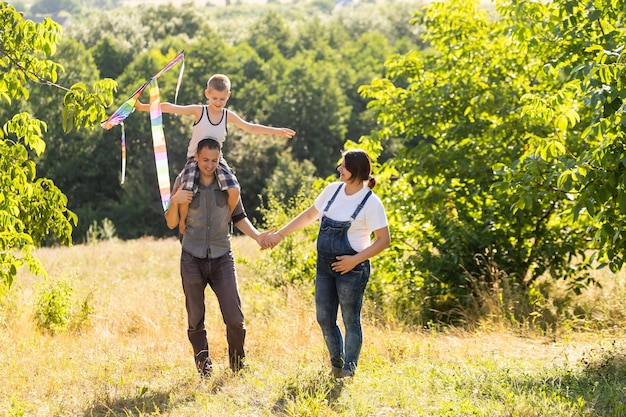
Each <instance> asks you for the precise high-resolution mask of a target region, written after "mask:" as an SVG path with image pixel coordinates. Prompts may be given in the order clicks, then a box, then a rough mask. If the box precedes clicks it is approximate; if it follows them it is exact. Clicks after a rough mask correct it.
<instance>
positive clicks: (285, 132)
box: [278, 127, 296, 138]
mask: <svg viewBox="0 0 626 417" xmlns="http://www.w3.org/2000/svg"><path fill="white" fill-rule="evenodd" d="M295 134H296V132H295V131H294V130H291V129H289V128H288V127H279V128H278V135H279V136H282V137H285V138H291V137H293V135H295Z"/></svg>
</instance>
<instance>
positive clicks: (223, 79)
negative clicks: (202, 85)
mask: <svg viewBox="0 0 626 417" xmlns="http://www.w3.org/2000/svg"><path fill="white" fill-rule="evenodd" d="M206 86H207V88H208V89H209V90H217V91H230V79H229V78H228V77H227V76H226V75H224V74H213V75H212V76H211V78H209V81H207V83H206Z"/></svg>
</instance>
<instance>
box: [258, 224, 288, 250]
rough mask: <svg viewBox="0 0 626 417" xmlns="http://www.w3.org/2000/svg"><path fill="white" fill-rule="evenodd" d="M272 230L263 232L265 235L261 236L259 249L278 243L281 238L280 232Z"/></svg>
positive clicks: (270, 247) (271, 246) (269, 247)
mask: <svg viewBox="0 0 626 417" xmlns="http://www.w3.org/2000/svg"><path fill="white" fill-rule="evenodd" d="M274 230H275V229H272V230H271V232H272V233H269V232H265V233H263V235H265V236H264V238H263V241H262V242H261V243H259V244H260V245H261V249H263V250H265V249H272V248H274V246H276V245H278V244H279V243H280V241H281V240H283V237H282V235H281V234H280V233H274Z"/></svg>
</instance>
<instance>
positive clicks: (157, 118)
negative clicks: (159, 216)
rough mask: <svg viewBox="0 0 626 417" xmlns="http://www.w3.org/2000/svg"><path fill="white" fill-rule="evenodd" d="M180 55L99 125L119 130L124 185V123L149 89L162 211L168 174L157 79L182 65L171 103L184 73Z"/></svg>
mask: <svg viewBox="0 0 626 417" xmlns="http://www.w3.org/2000/svg"><path fill="white" fill-rule="evenodd" d="M184 57H185V55H184V51H183V52H180V53H179V54H178V55H176V57H175V58H174V59H172V60H171V61H170V62H169V63H168V64H167V65H166V66H164V67H163V68H162V69H161V70H160V71H159V72H157V73H156V74H155V75H154V76H153V77H152V78H150V79H149V80H148V81H146V82H145V83H144V84H143V85H142V86H141V87H139V88H138V89H137V90H135V92H134V93H133V94H132V95H131V96H130V98H129V99H128V100H126V101H125V102H124V103H123V104H122V105H121V106H120V107H119V108H118V109H117V110H116V111H115V113H113V114H112V115H111V116H110V117H109V118H108V119H107V120H105V121H104V122H102V123H101V124H100V126H102V128H104V129H106V130H109V129H111V128H112V127H114V126H117V125H121V126H122V179H121V183H122V184H124V181H125V178H126V135H125V133H124V120H126V118H127V117H128V116H130V114H131V113H132V112H133V111H135V103H136V102H137V100H138V99H139V96H140V95H141V93H143V91H144V90H145V89H146V87H148V86H150V124H151V125H152V144H153V147H154V160H155V163H156V168H157V180H158V182H159V190H160V193H161V203H162V204H163V210H167V209H168V207H169V205H170V174H169V167H168V162H167V149H166V146H165V135H164V134H163V118H162V114H161V98H160V95H159V87H158V85H157V82H156V80H157V78H159V77H160V76H161V75H163V74H164V73H165V72H166V71H167V70H169V69H170V68H172V67H173V66H174V65H176V64H177V63H178V62H180V61H182V64H181V68H180V73H179V74H178V82H177V83H176V95H175V97H174V102H176V101H177V100H178V90H179V89H180V84H181V81H182V79H183V72H184V70H185V61H184Z"/></svg>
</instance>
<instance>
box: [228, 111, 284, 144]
mask: <svg viewBox="0 0 626 417" xmlns="http://www.w3.org/2000/svg"><path fill="white" fill-rule="evenodd" d="M228 122H229V123H232V124H234V125H235V126H237V127H240V128H241V129H243V130H245V131H246V132H249V133H258V134H264V135H277V136H282V137H285V138H291V137H293V135H295V134H296V132H295V131H294V130H292V129H289V128H288V127H271V126H265V125H262V124H258V123H250V122H247V121H245V120H243V119H242V118H241V117H239V116H238V115H237V113H234V112H233V111H231V110H228Z"/></svg>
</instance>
